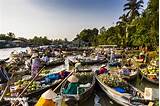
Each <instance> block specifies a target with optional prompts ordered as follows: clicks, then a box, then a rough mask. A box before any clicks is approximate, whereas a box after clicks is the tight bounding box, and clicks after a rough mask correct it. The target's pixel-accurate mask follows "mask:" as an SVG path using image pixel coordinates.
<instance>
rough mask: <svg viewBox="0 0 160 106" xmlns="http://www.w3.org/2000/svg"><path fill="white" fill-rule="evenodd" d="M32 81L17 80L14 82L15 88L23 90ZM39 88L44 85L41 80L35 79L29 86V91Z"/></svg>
mask: <svg viewBox="0 0 160 106" xmlns="http://www.w3.org/2000/svg"><path fill="white" fill-rule="evenodd" d="M29 82H30V81H26V80H24V81H23V80H19V81H17V82H15V83H14V86H15V89H16V91H17V92H18V91H22V90H23V89H24V88H25V87H26V86H27V85H28V83H29ZM39 88H42V86H41V85H40V82H38V81H33V82H32V84H31V85H30V86H29V87H28V89H27V92H31V91H35V90H38V89H39Z"/></svg>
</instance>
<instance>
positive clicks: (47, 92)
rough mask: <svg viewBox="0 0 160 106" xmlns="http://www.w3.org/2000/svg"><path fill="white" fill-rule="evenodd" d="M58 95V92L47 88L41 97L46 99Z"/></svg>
mask: <svg viewBox="0 0 160 106" xmlns="http://www.w3.org/2000/svg"><path fill="white" fill-rule="evenodd" d="M56 96H57V94H56V93H55V92H54V91H52V90H51V89H49V90H47V91H46V92H44V93H43V94H42V95H41V97H42V98H44V99H54V98H55V97H56Z"/></svg>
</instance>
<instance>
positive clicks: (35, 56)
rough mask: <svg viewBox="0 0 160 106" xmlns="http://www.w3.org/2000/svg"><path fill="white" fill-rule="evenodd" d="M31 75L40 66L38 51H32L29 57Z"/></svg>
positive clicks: (36, 71) (33, 74) (35, 72)
mask: <svg viewBox="0 0 160 106" xmlns="http://www.w3.org/2000/svg"><path fill="white" fill-rule="evenodd" d="M31 64H32V65H31V75H32V77H34V76H35V75H36V74H37V73H38V70H39V68H40V65H41V64H40V58H39V57H38V53H34V54H33V55H32V57H31Z"/></svg>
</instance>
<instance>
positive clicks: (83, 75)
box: [61, 72, 96, 104]
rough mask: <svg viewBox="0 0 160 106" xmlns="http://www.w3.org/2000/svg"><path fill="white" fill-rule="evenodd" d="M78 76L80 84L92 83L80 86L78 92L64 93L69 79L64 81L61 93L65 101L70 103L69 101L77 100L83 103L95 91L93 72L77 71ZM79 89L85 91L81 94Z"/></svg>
mask: <svg viewBox="0 0 160 106" xmlns="http://www.w3.org/2000/svg"><path fill="white" fill-rule="evenodd" d="M76 76H77V77H78V78H79V83H80V84H88V83H90V85H89V86H88V87H81V85H80V86H79V87H78V90H77V94H64V93H63V91H64V89H65V87H66V86H67V84H68V81H66V82H64V83H63V85H62V86H61V95H62V97H63V102H64V101H65V103H69V102H73V101H74V102H76V103H77V104H79V103H83V102H84V101H86V100H87V99H88V98H89V97H90V96H91V94H92V93H93V90H94V86H95V82H96V81H95V77H94V75H93V72H78V73H76ZM79 89H84V92H82V93H81V94H78V91H79Z"/></svg>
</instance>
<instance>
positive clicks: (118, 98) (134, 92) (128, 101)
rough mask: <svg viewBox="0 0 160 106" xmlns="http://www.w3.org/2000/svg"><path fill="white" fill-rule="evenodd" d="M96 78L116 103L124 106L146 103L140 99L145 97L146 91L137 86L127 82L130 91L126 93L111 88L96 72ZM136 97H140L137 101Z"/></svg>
mask: <svg viewBox="0 0 160 106" xmlns="http://www.w3.org/2000/svg"><path fill="white" fill-rule="evenodd" d="M95 77H96V80H97V81H98V84H99V86H100V87H101V88H102V90H103V91H104V92H105V93H106V95H108V97H109V98H110V99H112V100H113V101H115V102H116V103H118V104H120V105H122V106H135V105H138V106H139V105H143V106H144V105H146V104H148V102H147V103H146V104H145V102H146V101H145V102H140V101H139V100H141V99H144V93H143V92H142V91H140V90H138V89H137V88H135V87H133V86H132V85H130V84H129V83H127V82H126V84H127V86H128V88H129V91H128V92H125V93H120V92H118V91H116V90H115V89H113V88H111V87H110V86H108V85H107V84H105V83H104V82H103V81H102V80H101V79H100V78H99V77H98V76H97V74H96V73H95ZM134 97H136V98H139V99H138V100H137V101H136V102H135V101H134ZM132 101H134V102H132Z"/></svg>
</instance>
